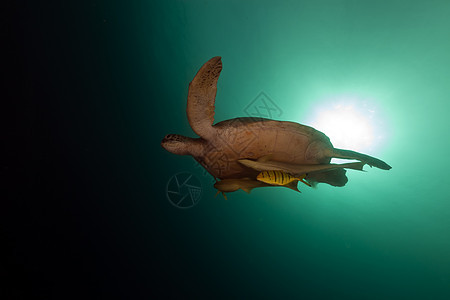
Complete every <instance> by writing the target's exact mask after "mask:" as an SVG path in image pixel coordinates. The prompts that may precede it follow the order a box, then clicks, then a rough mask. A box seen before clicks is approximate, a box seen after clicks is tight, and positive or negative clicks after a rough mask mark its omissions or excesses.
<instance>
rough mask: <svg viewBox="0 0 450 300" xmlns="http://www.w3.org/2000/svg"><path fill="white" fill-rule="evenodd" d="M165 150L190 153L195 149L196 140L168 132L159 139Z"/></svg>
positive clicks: (179, 153) (180, 153)
mask: <svg viewBox="0 0 450 300" xmlns="http://www.w3.org/2000/svg"><path fill="white" fill-rule="evenodd" d="M161 146H162V147H163V148H164V149H166V150H167V151H169V152H171V153H173V154H178V155H192V154H193V153H195V152H196V151H195V150H196V149H197V143H196V140H195V139H193V138H190V137H187V136H182V135H179V134H168V135H166V136H165V137H164V138H163V140H162V141H161Z"/></svg>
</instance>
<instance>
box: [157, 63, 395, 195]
mask: <svg viewBox="0 0 450 300" xmlns="http://www.w3.org/2000/svg"><path fill="white" fill-rule="evenodd" d="M221 70H222V61H221V57H219V56H217V57H213V58H211V59H210V60H209V61H207V62H206V63H205V64H204V65H203V66H202V67H201V68H200V70H199V71H198V72H197V74H196V76H195V77H194V79H193V80H192V82H191V83H190V84H189V92H188V101H187V110H186V111H187V117H188V120H189V124H190V125H191V127H192V129H193V130H194V132H195V133H196V134H197V135H199V136H200V138H190V137H185V136H181V135H178V134H169V135H166V136H165V137H164V139H163V140H162V142H161V145H162V147H164V148H165V149H166V150H167V151H169V152H171V153H174V154H179V155H191V156H192V157H193V158H194V159H195V160H196V161H198V162H199V163H200V164H201V165H202V166H203V167H204V168H205V169H206V170H207V171H208V172H209V173H210V174H211V175H212V176H214V178H216V180H217V179H220V180H221V181H223V182H222V183H217V184H216V187H223V189H224V190H226V191H233V190H236V189H239V188H240V187H246V188H248V187H250V189H251V188H254V187H263V186H270V185H266V184H261V183H257V182H254V181H256V176H257V175H258V174H259V173H260V172H261V171H265V170H281V171H284V172H287V173H290V174H292V175H301V174H307V176H306V180H307V181H308V182H310V183H312V184H316V183H318V182H323V183H328V184H331V185H333V186H344V185H345V184H346V182H347V177H346V175H345V170H344V169H343V168H352V169H356V170H362V166H363V165H364V164H368V165H370V166H374V167H377V168H380V169H384V170H389V169H390V168H391V167H390V166H389V165H388V164H386V163H385V162H383V161H381V160H379V159H377V158H374V157H371V156H368V155H365V154H361V153H358V152H354V151H350V150H342V149H336V148H334V147H333V145H332V144H331V142H330V139H329V138H328V137H327V136H326V135H325V134H323V133H322V132H320V131H318V130H315V129H314V128H312V127H309V126H305V125H301V124H298V123H294V122H287V121H275V120H271V119H264V118H248V117H244V118H235V119H230V120H226V121H222V122H219V123H217V124H215V125H213V122H214V103H215V98H216V92H217V81H218V79H219V75H220V72H221ZM333 157H335V158H345V159H355V160H359V161H360V162H356V163H347V164H330V161H331V158H333ZM290 188H292V187H290ZM218 189H219V191H220V190H221V189H220V188H218ZM243 189H244V188H243Z"/></svg>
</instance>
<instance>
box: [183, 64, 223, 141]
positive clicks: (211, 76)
mask: <svg viewBox="0 0 450 300" xmlns="http://www.w3.org/2000/svg"><path fill="white" fill-rule="evenodd" d="M220 71H222V61H221V57H220V56H216V57H213V58H211V59H210V60H208V61H207V62H206V63H205V64H204V65H203V66H202V67H201V68H200V70H199V71H198V72H197V75H195V77H194V79H193V80H192V81H191V83H190V84H189V92H188V101H187V109H186V112H187V117H188V120H189V124H190V125H191V127H192V130H194V132H195V133H196V134H198V135H199V136H200V137H202V138H204V139H206V140H208V139H210V138H213V137H214V135H215V130H214V128H213V127H212V124H213V122H214V103H215V99H216V92H217V81H218V80H219V75H220Z"/></svg>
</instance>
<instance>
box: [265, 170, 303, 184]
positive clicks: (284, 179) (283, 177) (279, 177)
mask: <svg viewBox="0 0 450 300" xmlns="http://www.w3.org/2000/svg"><path fill="white" fill-rule="evenodd" d="M305 177H306V174H303V175H301V176H299V177H295V176H292V175H291V174H289V173H285V172H283V171H272V170H271V171H264V172H261V173H259V174H258V176H257V177H256V179H258V180H259V181H262V182H265V183H268V184H272V185H287V184H289V183H291V182H293V181H296V180H298V181H301V182H303V183H304V184H306V185H307V186H311V185H310V184H309V183H308V182H306V181H304V180H303V179H304V178H305Z"/></svg>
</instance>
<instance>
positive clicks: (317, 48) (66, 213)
mask: <svg viewBox="0 0 450 300" xmlns="http://www.w3.org/2000/svg"><path fill="white" fill-rule="evenodd" d="M17 12H18V14H17V16H18V17H17V18H11V20H12V23H11V24H13V25H12V26H11V28H12V29H14V32H15V33H16V34H15V35H14V38H13V40H14V42H15V43H14V45H16V46H18V49H19V50H18V53H19V54H20V59H18V60H17V61H13V65H14V66H15V68H17V69H19V70H20V71H22V72H23V74H24V75H23V76H22V77H17V78H16V79H17V86H18V88H17V90H16V93H17V94H18V95H19V96H20V98H21V99H23V101H20V102H19V103H20V104H19V108H18V110H17V115H18V116H19V117H23V118H24V119H23V120H24V121H21V122H16V126H18V127H17V128H18V129H17V130H15V131H14V132H13V134H12V136H13V137H15V138H17V140H20V142H21V143H23V147H22V146H21V147H19V148H20V150H19V151H18V152H15V153H14V155H13V157H15V158H18V163H17V164H15V165H13V166H12V167H13V168H9V169H8V170H12V169H16V168H17V172H16V171H14V172H13V173H14V174H15V175H14V174H13V175H14V176H15V177H14V176H13V175H11V176H13V177H12V178H14V179H15V178H17V181H18V182H19V181H20V185H21V188H20V189H18V190H17V191H16V192H15V193H14V196H13V197H11V198H10V199H11V201H10V203H11V205H12V209H13V212H14V213H16V214H9V215H8V217H7V218H4V219H3V220H4V225H2V227H3V231H4V232H5V233H6V236H7V242H8V245H11V247H9V248H8V249H9V250H10V251H9V257H8V260H7V263H6V265H7V266H10V267H11V268H8V269H7V271H6V273H5V274H6V277H7V278H8V280H11V282H14V283H15V284H17V286H18V287H17V288H16V287H14V288H13V287H12V286H13V285H12V284H11V285H10V287H11V288H10V289H9V290H8V289H7V290H6V291H8V292H10V291H12V292H13V293H15V294H16V295H18V297H19V298H20V297H22V296H23V297H24V298H25V296H31V295H32V296H34V297H33V298H46V299H48V298H55V299H64V298H70V297H71V296H83V297H84V298H93V299H100V298H102V297H105V298H106V297H108V298H109V297H120V298H123V299H148V298H150V297H155V296H156V294H157V293H160V294H161V293H162V294H161V295H165V296H167V297H177V298H208V299H213V298H246V299H249V298H281V299H286V298H287V299H293V298H302V299H449V298H450V200H449V199H450V197H449V192H448V187H449V180H448V176H447V174H448V169H449V167H450V163H449V159H448V153H449V150H448V149H449V145H450V142H449V141H450V139H449V137H448V132H449V130H450V121H449V117H448V113H449V111H450V105H449V103H450V55H449V53H450V18H449V16H450V3H449V2H448V1H427V2H424V1H397V0H395V1H344V0H342V1H331V0H329V1H276V2H270V1H159V2H157V1H152V2H151V3H150V2H147V1H132V3H125V2H123V3H119V2H115V3H112V2H111V1H86V2H78V1H77V2H74V3H72V4H67V3H65V4H63V3H56V4H54V5H45V6H40V5H38V4H36V3H35V4H33V5H26V4H24V3H20V4H18V10H17ZM11 36H12V35H11ZM217 55H220V56H222V61H223V71H222V74H221V77H220V79H219V84H218V94H217V98H216V100H217V101H216V114H215V120H216V122H218V121H222V120H226V119H230V118H235V117H240V116H246V113H247V111H246V108H247V107H248V106H249V105H250V106H251V105H252V103H253V102H252V101H254V100H255V99H257V97H258V95H260V93H261V92H264V93H265V95H267V96H268V97H269V98H270V103H272V104H275V105H276V106H277V107H278V108H279V111H278V112H277V115H276V116H274V118H276V119H279V120H286V121H294V122H298V123H302V124H308V125H315V124H319V126H320V124H323V122H322V123H321V120H322V121H323V118H322V119H320V114H321V112H324V111H325V112H327V111H328V112H329V114H327V115H326V116H328V117H325V120H328V121H329V119H330V118H329V116H330V114H331V115H334V116H336V115H338V116H339V115H342V114H343V113H342V107H344V110H345V107H347V108H348V107H351V109H350V108H348V109H350V110H351V112H352V113H353V115H352V116H353V117H354V118H352V119H350V120H352V121H351V122H347V123H348V124H344V125H345V126H347V127H344V128H340V127H339V128H338V130H337V132H335V133H334V134H330V133H327V131H326V130H325V129H322V128H318V129H321V130H324V133H325V134H328V135H329V136H330V138H331V141H332V142H333V143H334V144H335V146H339V147H347V148H351V149H353V150H357V151H362V152H366V153H368V154H370V155H373V156H376V157H379V158H381V159H383V160H385V161H386V162H387V163H389V164H390V165H391V166H392V167H393V168H392V170H390V171H383V170H378V169H375V168H372V169H370V168H368V167H365V170H366V171H367V172H364V173H362V172H360V173H358V172H356V171H351V170H350V171H348V172H347V176H348V178H349V182H348V184H347V185H346V186H345V187H342V188H335V187H331V186H328V185H323V184H319V185H318V187H317V189H310V188H308V187H306V186H299V188H301V190H302V194H297V193H295V192H293V191H291V190H288V189H283V188H273V189H259V190H258V189H256V190H254V191H253V192H252V193H251V194H250V195H249V194H246V193H244V192H243V191H238V192H235V193H230V194H228V200H224V199H223V197H221V196H218V197H216V198H215V197H214V195H215V192H216V190H215V189H214V188H213V186H212V181H211V177H210V176H209V175H207V174H205V173H204V172H203V171H202V170H201V169H200V168H198V165H196V164H195V162H194V160H193V159H192V158H190V157H182V156H176V155H173V154H171V153H169V152H167V151H165V150H164V149H163V148H162V147H161V146H160V142H161V139H162V138H163V137H164V136H165V135H166V134H169V133H178V134H183V135H187V136H191V137H195V134H194V133H193V131H192V130H191V128H190V126H189V124H188V121H187V117H186V111H185V110H186V99H187V88H188V84H189V82H190V81H191V80H192V78H193V76H194V75H195V73H196V72H197V70H198V69H199V68H200V66H201V65H202V64H203V63H204V62H206V61H207V60H208V59H210V58H211V57H213V56H217ZM338 105H341V106H340V107H341V110H340V109H339V106H338ZM348 109H347V110H348ZM260 113H261V114H262V113H264V110H263V109H262V110H261V111H260ZM344 115H345V114H344ZM355 118H356V119H355ZM344 119H345V120H348V118H344ZM353 120H357V121H355V122H356V123H352V122H353ZM358 122H359V123H358ZM361 122H362V123H361ZM338 123H339V125H342V124H341V123H342V119H341V122H338ZM338 123H335V124H332V125H331V127H328V128H329V130H332V129H333V127H334V128H335V129H336V127H337V126H338V125H336V124H338ZM361 124H362V125H361ZM328 125H329V124H328ZM366 127H367V128H368V129H367V128H366ZM330 128H331V129H330ZM355 128H365V129H366V130H365V131H363V132H362V133H361V132H359V131H354V133H353V134H349V135H347V136H346V137H342V136H340V135H339V132H347V131H349V132H352V131H351V130H355ZM355 135H357V137H360V138H361V139H364V143H362V142H360V139H359V138H356V139H355V138H354V136H355ZM352 136H353V139H352ZM24 141H25V142H24ZM22 156H23V157H25V158H26V159H25V160H23V159H22ZM179 172H189V173H191V174H194V176H196V178H198V180H199V182H200V185H201V188H202V194H201V198H200V201H199V202H198V204H197V205H196V206H194V207H192V208H189V209H178V208H176V207H174V206H173V205H171V203H170V202H169V201H168V198H167V195H166V193H167V191H166V189H167V184H168V182H169V180H170V178H171V177H172V176H173V175H175V174H177V173H179ZM15 215H17V217H16V216H15ZM14 286H15V285H14ZM161 297H162V296H161Z"/></svg>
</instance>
